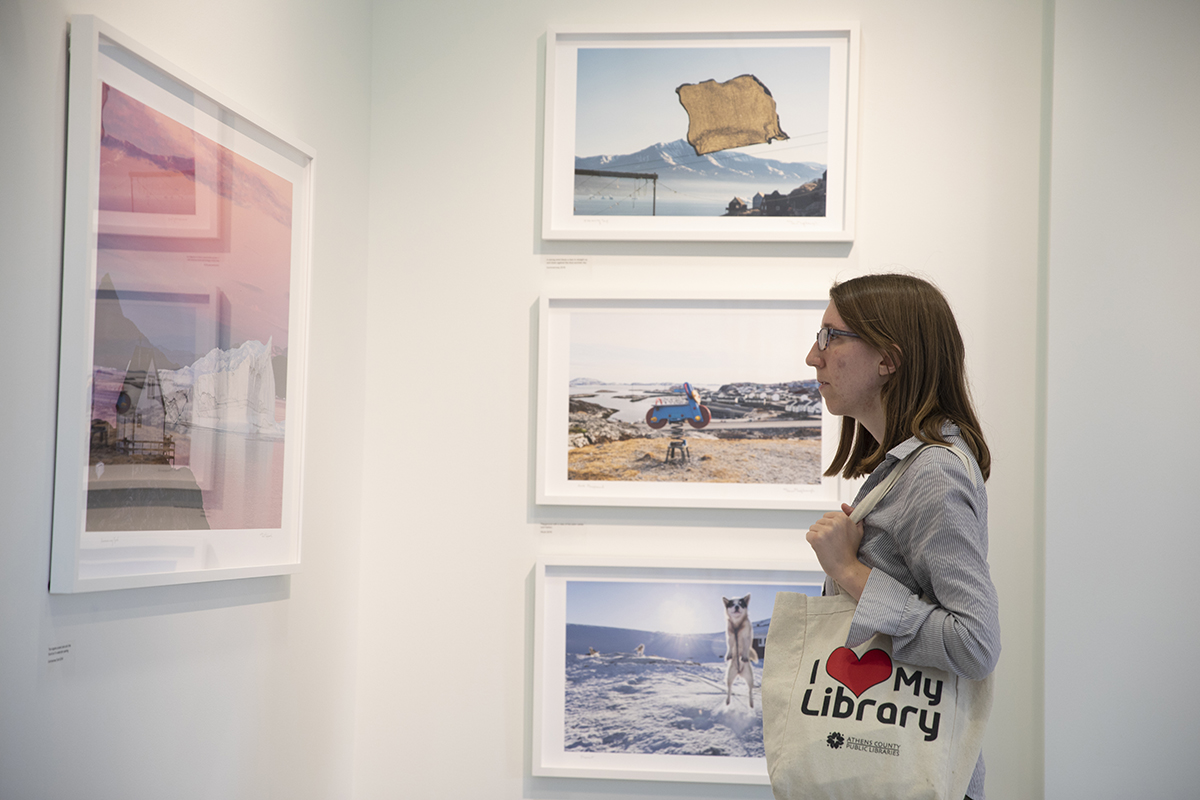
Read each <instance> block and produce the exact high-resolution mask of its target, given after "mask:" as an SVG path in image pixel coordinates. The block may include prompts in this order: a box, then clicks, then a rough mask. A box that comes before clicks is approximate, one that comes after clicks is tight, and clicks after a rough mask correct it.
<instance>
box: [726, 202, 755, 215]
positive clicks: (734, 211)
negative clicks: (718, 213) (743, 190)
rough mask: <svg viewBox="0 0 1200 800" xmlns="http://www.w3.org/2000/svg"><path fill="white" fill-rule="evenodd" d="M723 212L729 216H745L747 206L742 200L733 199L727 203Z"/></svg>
mask: <svg viewBox="0 0 1200 800" xmlns="http://www.w3.org/2000/svg"><path fill="white" fill-rule="evenodd" d="M725 210H726V213H727V214H728V215H729V216H736V215H739V214H745V213H746V212H747V211H748V210H749V206H747V205H746V201H745V200H743V199H742V198H740V197H735V198H733V199H732V200H730V201H729V205H728V206H727V207H726V209H725Z"/></svg>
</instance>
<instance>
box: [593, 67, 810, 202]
mask: <svg viewBox="0 0 1200 800" xmlns="http://www.w3.org/2000/svg"><path fill="white" fill-rule="evenodd" d="M577 59H578V61H577V66H576V74H577V85H576V96H575V101H576V105H575V170H576V174H575V196H574V213H575V214H576V215H596V216H651V215H654V216H668V217H669V216H810V217H811V216H816V217H823V216H824V215H825V174H826V170H827V167H828V164H829V154H828V148H829V129H830V124H829V109H830V97H829V80H830V49H829V48H828V47H821V46H816V47H807V46H783V47H773V46H761V47H703V48H700V47H586V46H581V47H580V48H579V49H578V55H577ZM743 76H750V77H751V78H752V79H753V82H754V84H755V85H758V86H760V87H762V90H763V92H764V93H765V96H766V97H767V98H768V99H769V101H773V103H774V108H775V110H776V112H777V115H778V126H779V127H781V128H782V131H783V133H782V138H780V136H779V135H778V134H777V133H772V134H769V136H768V137H763V138H774V139H775V140H774V141H770V143H763V144H752V145H747V146H742V147H736V148H732V149H724V150H718V151H716V152H705V151H704V150H705V149H704V148H699V149H698V148H697V147H696V146H694V145H693V144H689V142H688V134H689V112H688V110H687V109H685V107H684V105H683V103H682V102H681V96H680V94H679V93H678V92H677V90H679V89H681V88H683V87H690V86H695V85H698V84H704V83H705V82H720V83H725V82H731V81H735V80H737V79H739V78H741V77H743ZM740 113H741V112H740V110H739V109H736V108H735V109H733V110H731V111H729V112H728V113H727V114H726V116H727V117H728V116H732V117H734V118H736V117H738V116H739V114H740ZM745 113H746V114H747V115H749V114H750V113H751V112H750V111H749V110H746V112H745ZM693 122H694V120H693ZM701 153H703V154H701ZM651 176H653V177H651Z"/></svg>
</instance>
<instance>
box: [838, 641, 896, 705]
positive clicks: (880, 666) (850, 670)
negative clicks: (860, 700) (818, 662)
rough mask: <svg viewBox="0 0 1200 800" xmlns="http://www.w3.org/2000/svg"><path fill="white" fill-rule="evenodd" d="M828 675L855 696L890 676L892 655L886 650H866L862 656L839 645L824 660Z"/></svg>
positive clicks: (860, 694)
mask: <svg viewBox="0 0 1200 800" xmlns="http://www.w3.org/2000/svg"><path fill="white" fill-rule="evenodd" d="M825 671H826V672H828V673H829V677H831V678H833V679H834V680H835V681H837V682H838V683H840V684H842V685H843V686H845V687H846V688H847V689H849V690H850V691H852V692H854V696H855V697H861V696H862V693H863V692H865V691H866V690H867V689H870V688H871V687H872V686H874V685H876V684H878V683H883V682H884V681H886V680H887V679H888V678H890V677H892V657H891V656H889V655H888V654H887V651H886V650H879V649H875V650H868V651H867V652H865V653H863V656H862V658H859V657H858V656H856V655H854V651H853V650H851V649H850V648H849V647H839V648H838V649H837V650H834V651H833V652H832V653H830V654H829V658H828V659H827V660H826V661H825Z"/></svg>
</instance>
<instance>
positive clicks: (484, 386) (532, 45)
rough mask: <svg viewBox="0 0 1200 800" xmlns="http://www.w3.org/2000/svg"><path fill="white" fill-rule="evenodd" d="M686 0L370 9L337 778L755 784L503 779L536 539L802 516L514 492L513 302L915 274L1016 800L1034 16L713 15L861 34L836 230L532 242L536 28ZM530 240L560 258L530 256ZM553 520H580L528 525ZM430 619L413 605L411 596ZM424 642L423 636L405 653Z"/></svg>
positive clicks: (646, 14)
mask: <svg viewBox="0 0 1200 800" xmlns="http://www.w3.org/2000/svg"><path fill="white" fill-rule="evenodd" d="M729 9H730V7H729V5H728V3H725V2H717V1H716V0H692V2H660V3H651V4H647V3H641V2H630V1H629V0H615V1H614V2H609V3H604V4H596V3H585V2H575V1H574V0H514V2H509V3H504V4H489V3H479V2H462V1H461V0H459V1H458V2H454V1H451V2H442V3H438V4H436V5H435V4H432V3H411V2H396V1H392V0H378V2H376V4H375V6H374V28H375V35H376V38H375V44H374V48H373V56H372V57H373V73H372V75H373V83H372V105H373V110H374V117H373V121H372V151H371V167H372V183H371V234H370V237H371V238H370V292H369V300H368V305H367V309H368V322H367V327H368V345H367V347H368V352H367V360H368V362H369V363H371V364H373V365H378V366H379V367H380V368H378V369H372V370H371V372H370V374H369V376H368V379H367V412H366V429H367V431H369V435H368V440H367V446H366V448H367V449H366V455H365V465H366V468H365V491H364V498H365V500H364V505H363V525H364V542H363V571H362V579H361V580H362V597H363V603H362V612H361V617H360V625H361V632H362V634H361V635H362V643H363V644H362V649H361V651H360V652H361V658H360V662H359V691H360V694H359V697H360V707H359V717H358V727H357V739H358V746H357V750H356V756H357V760H356V776H357V781H358V784H357V786H358V789H359V796H360V797H362V798H391V797H396V796H403V797H414V798H416V797H444V798H474V797H489V798H551V797H564V796H570V797H574V798H599V797H614V796H620V797H631V798H642V797H655V798H670V797H691V798H704V797H712V798H766V797H769V796H770V791H769V789H768V788H767V787H729V786H699V785H696V786H687V785H678V784H651V783H637V782H634V783H621V784H615V785H614V784H613V783H612V782H606V781H586V780H585V781H576V780H564V779H534V778H532V777H530V775H529V742H528V739H529V729H530V720H529V712H528V710H527V709H528V707H529V702H530V697H531V694H530V693H531V691H532V678H531V670H532V665H531V660H532V659H531V653H532V581H531V575H532V569H533V565H534V561H535V559H536V558H537V556H538V555H539V554H544V553H568V554H577V553H596V554H644V555H678V554H679V553H680V552H686V553H688V554H691V555H696V556H711V557H713V558H721V557H725V556H729V555H734V556H738V557H752V556H757V557H760V558H764V559H771V558H783V557H790V556H792V555H794V554H797V553H799V552H800V551H801V548H803V547H805V545H804V544H803V538H802V534H801V533H800V532H801V531H802V530H803V529H805V528H807V526H808V524H809V522H810V521H811V519H812V518H813V517H814V516H815V515H814V514H802V513H790V514H789V513H782V512H778V513H775V512H749V511H742V512H733V511H705V512H697V511H677V510H664V509H651V510H624V511H621V510H614V509H609V510H604V511H597V510H586V509H557V510H555V509H544V508H538V507H536V506H534V505H533V504H532V502H531V491H532V490H531V474H532V470H533V463H532V460H533V449H532V445H531V436H532V431H533V428H532V421H533V419H534V395H533V386H534V382H535V379H536V356H535V353H536V349H535V345H536V342H535V336H534V334H533V332H532V331H533V330H534V327H533V326H534V325H535V324H536V319H535V313H534V309H535V306H536V301H537V298H538V296H539V294H540V293H541V292H542V291H543V290H544V289H546V288H547V287H550V286H558V287H582V286H588V287H590V286H597V287H635V288H636V287H640V288H644V289H645V290H646V291H647V292H653V291H655V290H656V289H658V288H675V287H679V286H681V285H683V286H692V287H702V288H703V287H709V288H718V289H719V288H721V287H728V286H735V285H736V286H739V287H751V288H754V289H758V290H761V291H763V292H766V293H770V292H774V291H784V290H793V289H799V290H807V291H811V292H813V293H814V294H815V295H817V296H824V294H825V292H826V291H827V289H828V287H829V284H830V282H831V281H832V280H833V278H834V277H835V276H843V277H845V276H850V275H854V274H857V273H861V272H866V271H871V270H881V269H888V268H893V267H898V268H904V269H910V270H918V271H921V272H923V273H925V274H927V275H929V276H931V277H933V278H934V279H935V280H936V281H937V282H938V283H939V284H941V285H942V286H943V288H944V289H945V290H946V291H947V293H948V294H949V296H950V298H951V300H952V301H953V303H954V305H955V308H956V310H957V312H958V314H959V319H960V321H961V323H962V326H963V328H964V332H965V335H966V337H967V343H968V352H969V357H970V364H971V369H972V376H973V380H974V386H975V391H976V395H977V398H978V401H979V404H980V406H981V412H982V416H983V418H984V420H985V421H986V426H987V432H988V434H989V436H990V440H991V443H992V445H993V447H994V449H995V457H996V463H995V468H994V471H993V476H994V477H993V478H992V480H991V481H990V483H989V486H990V492H991V525H992V550H991V563H992V565H993V571H994V576H995V580H996V583H997V585H998V587H999V590H1000V592H1001V597H1002V603H1003V609H1002V611H1003V620H1002V621H1003V626H1004V653H1003V656H1002V660H1001V664H1000V668H999V680H998V691H999V697H998V701H997V703H996V711H995V714H994V717H993V722H992V725H991V728H990V731H989V736H988V742H987V755H988V758H989V765H990V770H989V786H990V789H991V795H992V796H993V797H997V798H1004V797H1013V798H1025V797H1034V796H1037V794H1038V793H1039V792H1040V788H1041V781H1042V774H1041V740H1040V736H1039V732H1040V726H1041V718H1042V710H1041V705H1040V686H1041V673H1040V660H1041V635H1040V614H1041V608H1040V606H1039V605H1038V604H1037V602H1036V599H1037V597H1038V592H1039V585H1040V584H1039V577H1040V573H1041V566H1042V565H1041V538H1040V522H1039V519H1040V518H1039V515H1038V506H1037V501H1038V497H1039V494H1038V483H1037V481H1038V475H1039V473H1038V467H1037V464H1038V454H1039V452H1040V451H1039V449H1038V446H1037V445H1038V443H1037V441H1036V435H1035V433H1036V431H1037V430H1038V420H1039V417H1038V408H1037V402H1038V394H1037V391H1036V389H1037V380H1038V370H1037V366H1038V358H1039V356H1038V342H1037V337H1036V331H1037V319H1038V314H1037V310H1038V294H1037V292H1038V274H1039V273H1038V253H1039V250H1038V246H1039V180H1040V173H1039V153H1040V150H1039V148H1040V146H1041V142H1040V138H1039V131H1040V124H1041V98H1042V83H1043V77H1042V49H1043V40H1042V35H1043V21H1042V14H1043V10H1042V4H1041V2H1034V1H1032V0H1028V1H1026V2H986V3H960V2H949V1H948V0H947V2H920V3H903V4H897V3H893V2H889V1H888V0H860V2H844V3H843V2H838V3H834V2H807V3H803V4H798V3H794V2H765V3H760V4H743V5H741V6H739V7H738V9H737V15H736V24H738V25H745V26H747V27H748V28H750V29H754V28H755V27H756V26H768V25H770V26H774V25H788V24H804V23H807V22H811V21H825V22H831V21H832V22H837V21H842V20H858V21H859V22H860V23H861V25H862V43H863V47H862V114H861V140H860V143H861V151H860V175H861V179H860V184H859V195H858V198H859V201H858V202H859V205H858V208H859V214H860V216H859V231H860V236H859V238H858V239H857V241H856V242H855V244H854V246H853V248H852V249H850V250H849V251H848V252H846V250H845V249H844V248H837V247H828V246H825V247H822V246H795V245H791V246H788V245H778V246H772V245H753V244H751V245H720V244H717V245H705V246H694V245H686V244H674V245H671V244H661V243H660V244H657V245H656V244H654V243H650V244H641V245H634V244H621V243H615V244H605V245H598V244H587V243H581V244H549V243H543V242H542V241H541V240H540V239H539V236H538V232H539V224H538V217H537V213H536V212H537V210H538V208H539V205H538V204H539V197H538V196H539V187H540V175H541V167H540V155H541V148H540V142H541V138H542V134H541V123H542V103H543V98H542V95H541V88H540V87H541V82H542V78H543V65H544V56H543V47H544V34H545V30H546V26H547V24H551V23H557V24H566V23H598V24H616V23H627V22H629V21H631V20H636V21H637V22H639V23H643V24H645V25H647V26H649V27H651V28H652V27H654V26H655V25H663V24H672V23H679V22H680V21H684V20H686V21H693V22H695V23H697V24H700V25H728V24H731V17H730V14H729ZM546 254H583V255H587V256H589V257H590V258H591V263H590V264H589V265H588V266H587V267H584V268H581V269H577V270H571V271H568V272H567V273H566V274H562V273H560V272H558V271H550V270H547V268H546V266H545V264H544V261H543V256H545V255H546ZM561 521H573V522H582V523H584V524H583V525H582V526H570V527H568V526H551V527H550V528H549V529H548V530H545V529H543V527H542V523H554V522H561ZM431 608H432V609H436V610H437V613H436V616H434V617H433V618H432V619H430V618H429V615H428V610H429V609H431ZM428 632H433V633H434V634H436V636H435V640H434V641H433V643H432V644H431V643H430V640H429V639H428V638H427V634H428Z"/></svg>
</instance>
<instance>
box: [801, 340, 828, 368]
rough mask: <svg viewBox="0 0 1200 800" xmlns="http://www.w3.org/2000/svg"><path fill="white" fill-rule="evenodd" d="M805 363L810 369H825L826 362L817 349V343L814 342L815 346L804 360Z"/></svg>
mask: <svg viewBox="0 0 1200 800" xmlns="http://www.w3.org/2000/svg"><path fill="white" fill-rule="evenodd" d="M804 363H805V364H808V365H809V366H810V367H823V366H825V361H824V359H823V358H822V357H821V351H820V350H818V349H817V343H816V342H813V346H812V347H811V348H810V349H809V351H808V356H807V357H806V358H805V359H804Z"/></svg>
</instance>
